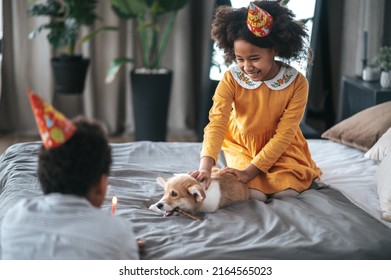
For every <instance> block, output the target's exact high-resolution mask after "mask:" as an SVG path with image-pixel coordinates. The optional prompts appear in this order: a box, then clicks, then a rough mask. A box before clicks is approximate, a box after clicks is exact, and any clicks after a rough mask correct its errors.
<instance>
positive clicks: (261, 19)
mask: <svg viewBox="0 0 391 280" xmlns="http://www.w3.org/2000/svg"><path fill="white" fill-rule="evenodd" d="M246 23H247V27H248V29H249V30H250V31H251V32H252V33H253V34H254V35H255V36H257V37H265V36H267V35H269V33H270V32H271V29H272V24H273V17H272V16H271V15H270V14H269V13H268V12H266V11H265V10H263V9H261V8H260V7H258V6H257V5H255V4H254V3H253V2H250V5H249V6H248V14H247V21H246Z"/></svg>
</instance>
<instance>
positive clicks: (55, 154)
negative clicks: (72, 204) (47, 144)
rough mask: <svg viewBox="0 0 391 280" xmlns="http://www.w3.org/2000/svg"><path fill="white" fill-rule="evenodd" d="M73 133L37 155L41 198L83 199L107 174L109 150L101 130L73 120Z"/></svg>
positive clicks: (83, 119)
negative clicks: (67, 196)
mask: <svg viewBox="0 0 391 280" xmlns="http://www.w3.org/2000/svg"><path fill="white" fill-rule="evenodd" d="M74 122H75V124H76V127H77V129H76V131H75V133H74V134H73V135H72V137H71V138H70V139H69V140H68V141H66V142H65V143H63V144H62V145H61V146H59V147H56V148H52V149H49V150H46V149H45V148H44V147H43V146H42V148H41V151H40V153H39V161H38V178H39V181H40V183H41V188H42V190H43V192H44V194H49V193H62V194H73V195H78V196H85V195H86V194H87V193H88V191H89V190H90V189H91V188H92V187H93V186H95V185H96V184H97V183H98V181H99V179H100V177H101V176H102V175H103V174H107V175H108V174H109V171H110V165H111V161H112V159H111V148H110V146H109V144H108V140H107V138H106V132H105V130H104V129H103V127H102V126H101V125H100V124H98V123H97V122H94V121H88V120H87V119H85V118H80V117H79V118H77V119H76V120H75V121H74Z"/></svg>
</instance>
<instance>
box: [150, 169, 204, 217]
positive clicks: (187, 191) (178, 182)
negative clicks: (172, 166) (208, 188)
mask: <svg viewBox="0 0 391 280" xmlns="http://www.w3.org/2000/svg"><path fill="white" fill-rule="evenodd" d="M157 182H158V183H159V184H160V185H161V186H163V187H164V195H163V197H162V198H161V199H160V200H159V201H158V202H157V203H156V204H155V205H156V207H157V208H158V209H160V210H163V211H166V212H170V211H173V210H174V209H175V208H177V207H179V208H181V209H183V210H186V211H189V212H193V213H194V212H196V211H197V210H198V209H199V208H200V206H201V203H202V201H203V200H204V199H205V188H204V186H202V185H201V184H200V183H199V182H198V181H197V180H196V179H195V178H194V177H192V176H190V175H188V174H176V175H174V176H173V177H171V178H169V179H165V178H162V177H158V178H157Z"/></svg>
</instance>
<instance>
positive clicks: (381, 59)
mask: <svg viewBox="0 0 391 280" xmlns="http://www.w3.org/2000/svg"><path fill="white" fill-rule="evenodd" d="M373 62H374V64H376V65H378V66H379V67H380V68H381V70H382V72H381V74H380V85H381V86H382V87H383V88H390V87H391V46H383V47H381V48H380V49H379V51H378V53H377V54H376V56H375V58H374V60H373Z"/></svg>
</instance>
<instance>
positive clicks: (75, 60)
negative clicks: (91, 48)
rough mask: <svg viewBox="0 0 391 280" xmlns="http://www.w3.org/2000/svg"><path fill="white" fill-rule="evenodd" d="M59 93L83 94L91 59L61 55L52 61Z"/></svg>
mask: <svg viewBox="0 0 391 280" xmlns="http://www.w3.org/2000/svg"><path fill="white" fill-rule="evenodd" d="M51 63H52V69H53V74H54V79H55V91H56V92H58V93H69V94H76V93H83V91H84V84H85V80H86V76H87V70H88V65H89V59H86V58H82V56H80V55H79V56H68V55H61V56H59V57H53V58H52V59H51Z"/></svg>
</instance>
